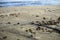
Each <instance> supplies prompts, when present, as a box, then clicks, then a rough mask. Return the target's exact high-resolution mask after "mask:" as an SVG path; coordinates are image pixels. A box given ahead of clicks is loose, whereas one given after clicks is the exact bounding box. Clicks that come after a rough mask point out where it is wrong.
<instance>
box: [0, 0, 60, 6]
mask: <svg viewBox="0 0 60 40" xmlns="http://www.w3.org/2000/svg"><path fill="white" fill-rule="evenodd" d="M58 4H60V3H56V4H55V3H51V2H41V1H18V2H0V7H6V6H40V5H58Z"/></svg>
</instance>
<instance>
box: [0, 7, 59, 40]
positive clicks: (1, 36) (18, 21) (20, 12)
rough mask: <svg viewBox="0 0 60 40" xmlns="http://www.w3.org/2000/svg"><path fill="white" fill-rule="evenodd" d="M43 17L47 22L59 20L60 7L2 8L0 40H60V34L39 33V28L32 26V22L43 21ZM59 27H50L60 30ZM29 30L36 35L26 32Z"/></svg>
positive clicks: (0, 14)
mask: <svg viewBox="0 0 60 40" xmlns="http://www.w3.org/2000/svg"><path fill="white" fill-rule="evenodd" d="M43 17H46V21H48V20H57V18H58V17H60V6H21V7H0V40H60V34H59V33H57V32H52V33H50V32H46V30H44V32H43V31H42V30H38V31H37V30H36V28H37V26H36V25H31V24H30V22H31V21H42V20H43ZM57 25H58V26H56V25H50V27H53V28H57V29H59V30H60V23H59V24H57ZM40 27H41V28H42V26H40ZM43 28H44V29H45V28H46V27H43ZM28 29H31V30H32V31H33V32H35V34H33V33H30V32H26V31H25V30H28ZM47 30H52V29H49V28H47ZM31 35H33V37H32V36H31ZM6 36H7V37H6ZM30 36H31V37H30Z"/></svg>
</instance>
